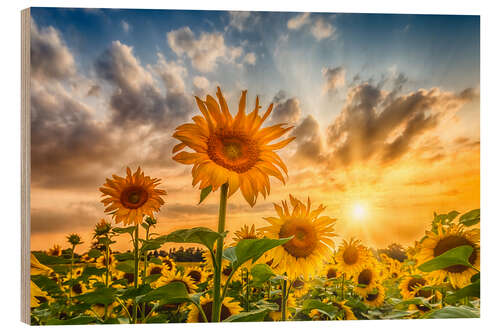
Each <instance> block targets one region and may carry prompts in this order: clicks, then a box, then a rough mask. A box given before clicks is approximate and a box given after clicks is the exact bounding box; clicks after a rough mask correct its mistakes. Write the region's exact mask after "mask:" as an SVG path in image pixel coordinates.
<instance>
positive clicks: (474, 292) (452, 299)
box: [445, 280, 481, 304]
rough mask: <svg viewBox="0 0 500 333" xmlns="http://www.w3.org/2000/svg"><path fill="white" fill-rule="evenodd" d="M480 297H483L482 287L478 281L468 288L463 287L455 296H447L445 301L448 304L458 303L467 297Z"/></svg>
mask: <svg viewBox="0 0 500 333" xmlns="http://www.w3.org/2000/svg"><path fill="white" fill-rule="evenodd" d="M468 296H471V297H480V296H481V287H480V281H479V280H477V281H476V282H474V283H471V284H469V285H468V286H465V287H463V288H462V289H459V290H457V291H456V292H454V293H453V294H450V295H448V296H446V298H445V301H446V303H450V304H453V303H456V302H457V301H459V300H461V299H462V298H465V297H468Z"/></svg>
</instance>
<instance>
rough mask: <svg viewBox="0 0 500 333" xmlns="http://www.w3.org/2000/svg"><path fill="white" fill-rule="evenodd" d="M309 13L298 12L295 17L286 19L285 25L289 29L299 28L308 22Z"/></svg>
mask: <svg viewBox="0 0 500 333" xmlns="http://www.w3.org/2000/svg"><path fill="white" fill-rule="evenodd" d="M310 15H311V14H310V13H303V14H299V15H297V16H295V17H292V18H291V19H289V20H288V22H287V27H288V29H290V30H298V29H300V28H301V27H302V26H303V25H305V24H308V23H309V19H310V17H309V16H310Z"/></svg>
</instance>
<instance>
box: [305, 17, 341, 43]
mask: <svg viewBox="0 0 500 333" xmlns="http://www.w3.org/2000/svg"><path fill="white" fill-rule="evenodd" d="M335 31H336V29H335V27H334V26H333V25H331V24H330V23H328V22H325V21H324V20H323V18H318V19H317V20H316V21H314V23H313V25H312V26H311V34H312V35H313V36H314V38H316V40H318V41H319V40H322V39H325V38H328V37H335Z"/></svg>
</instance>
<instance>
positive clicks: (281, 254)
mask: <svg viewBox="0 0 500 333" xmlns="http://www.w3.org/2000/svg"><path fill="white" fill-rule="evenodd" d="M290 202H291V205H292V207H291V211H290V210H289V209H288V204H287V202H286V201H283V202H282V206H279V205H277V204H274V208H275V210H276V212H277V214H278V216H279V217H268V218H265V220H266V221H267V222H269V223H270V224H271V225H270V226H268V227H264V228H261V230H262V231H264V232H265V236H266V237H269V238H287V237H290V236H293V238H292V239H291V240H290V241H288V242H287V243H285V244H283V245H280V246H277V247H275V248H274V249H272V250H271V251H269V255H270V257H272V258H273V261H274V262H276V263H277V266H276V270H277V271H279V272H281V273H285V272H286V273H287V274H288V276H289V277H291V278H292V279H294V278H296V277H298V276H301V275H303V276H304V277H305V278H309V277H310V276H312V275H314V274H315V273H316V272H317V271H319V270H320V269H321V268H322V266H323V261H324V259H325V258H328V257H330V256H331V255H332V248H333V247H334V243H333V241H332V240H331V237H334V236H336V235H335V233H334V232H333V225H334V222H335V219H333V218H330V217H328V216H322V217H318V216H319V214H321V212H323V210H325V208H326V207H324V206H323V205H319V207H318V208H316V209H315V210H312V211H311V200H310V199H308V200H307V206H306V205H305V204H304V203H302V202H301V201H299V200H298V199H296V198H295V197H293V196H292V195H290Z"/></svg>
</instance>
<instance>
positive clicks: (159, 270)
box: [151, 266, 161, 275]
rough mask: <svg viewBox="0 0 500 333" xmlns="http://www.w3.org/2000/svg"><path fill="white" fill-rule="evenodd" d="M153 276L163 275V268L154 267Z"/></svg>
mask: <svg viewBox="0 0 500 333" xmlns="http://www.w3.org/2000/svg"><path fill="white" fill-rule="evenodd" d="M153 274H161V267H158V266H157V267H153V268H152V269H151V275H153Z"/></svg>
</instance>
